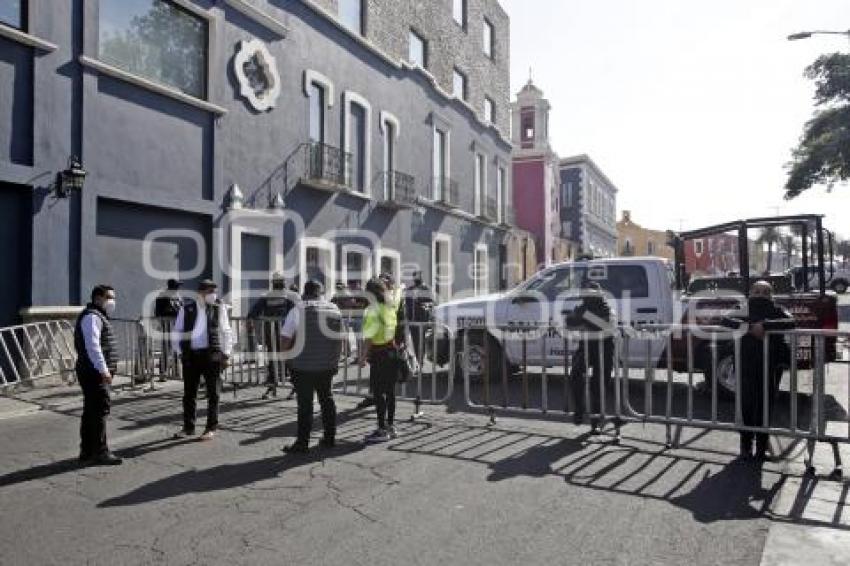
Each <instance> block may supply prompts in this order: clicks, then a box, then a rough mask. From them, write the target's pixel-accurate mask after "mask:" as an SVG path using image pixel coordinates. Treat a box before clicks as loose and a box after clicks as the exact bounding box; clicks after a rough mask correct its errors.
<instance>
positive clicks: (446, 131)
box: [431, 119, 452, 201]
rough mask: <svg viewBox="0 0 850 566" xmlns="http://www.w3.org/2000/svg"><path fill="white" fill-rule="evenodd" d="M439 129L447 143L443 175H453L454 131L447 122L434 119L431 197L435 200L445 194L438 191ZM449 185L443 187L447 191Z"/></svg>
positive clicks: (432, 130) (449, 176)
mask: <svg viewBox="0 0 850 566" xmlns="http://www.w3.org/2000/svg"><path fill="white" fill-rule="evenodd" d="M437 130H439V131H441V132H442V133H443V143H444V144H445V150H444V152H443V153H444V155H445V158H444V159H443V161H444V163H443V169H444V170H445V172H444V173H443V175H442V176H443V177H444V178H445V179H451V177H452V158H451V155H452V152H451V149H452V131H451V128H448V127H447V125H446V123H445V122H442V121H438V120H436V119H434V120H433V125H432V129H431V177H432V178H433V182H432V187H431V198H432V199H433V200H435V201H439V200H440V198H441V197H442V196H443V195H441V194H438V192H437V183H436V181H437V170H436V166H437V154H436V145H437V144H436V143H435V142H436V140H437ZM447 188H448V187H443V190H444V191H445V190H446V189H447Z"/></svg>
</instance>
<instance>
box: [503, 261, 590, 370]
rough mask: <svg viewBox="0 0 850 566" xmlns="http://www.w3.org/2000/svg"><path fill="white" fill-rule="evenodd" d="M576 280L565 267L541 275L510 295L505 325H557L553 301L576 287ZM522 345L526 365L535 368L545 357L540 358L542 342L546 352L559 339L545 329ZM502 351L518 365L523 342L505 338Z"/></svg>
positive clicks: (557, 314)
mask: <svg viewBox="0 0 850 566" xmlns="http://www.w3.org/2000/svg"><path fill="white" fill-rule="evenodd" d="M576 277H577V275H576V272H575V270H574V269H572V268H570V267H567V266H562V267H555V268H552V269H550V270H548V271H546V272H544V273H543V274H542V275H541V276H540V277H539V278H537V279H535V280H533V281H532V282H531V283H530V284H529V285H528V287H526V288H525V289H524V290H522V291H520V292H518V293H516V294H514V295H513V296H512V298H511V302H510V304H509V306H508V308H507V311H506V312H507V317H506V319H507V320H506V322H508V324H510V325H513V326H516V327H518V328H541V327H543V328H548V327H549V326H551V325H552V322H553V321H554V322H555V323H557V322H558V317H560V316H561V314H560V311H559V312H557V313H556V312H555V309H556V308H558V304H559V303H558V301H556V299H557V297H559V296H561V295H563V294H564V293H569V292H570V291H571V290H572V289H574V288H577V283H576ZM524 342H525V355H526V357H527V359H528V362H529V363H533V364H535V365H537V364H540V363H542V362H543V359H544V357H548V356H544V352H543V344H544V342H545V343H546V346H547V348H546V349H547V352H548V351H551V349H552V347H553V346H555V345H557V344H558V343H561V342H562V340H561V339H560V337H559V336H554V337H553V336H551V333H550V332H549V331H547V330H540V331H538V332H536V333H533V334H531V335H530V336H529V337H528V338H527V339H526V340H525V341H524ZM505 348H506V351H507V353H508V358H509V359H510V360H511V361H512V362H514V363H517V364H520V363H522V359H523V351H522V349H523V340H519V339H515V338H514V339H511V338H509V339H508V340H507V341H506V346H505Z"/></svg>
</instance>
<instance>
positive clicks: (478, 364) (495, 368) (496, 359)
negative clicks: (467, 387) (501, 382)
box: [455, 334, 510, 380]
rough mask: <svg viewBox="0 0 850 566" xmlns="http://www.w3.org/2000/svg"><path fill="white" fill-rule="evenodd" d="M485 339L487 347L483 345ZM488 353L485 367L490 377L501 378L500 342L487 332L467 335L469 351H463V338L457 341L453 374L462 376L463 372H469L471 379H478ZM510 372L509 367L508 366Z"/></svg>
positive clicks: (492, 378)
mask: <svg viewBox="0 0 850 566" xmlns="http://www.w3.org/2000/svg"><path fill="white" fill-rule="evenodd" d="M485 339H486V340H487V342H488V344H487V348H485V347H484V340H485ZM485 355H488V356H489V359H488V360H487V368H488V371H489V373H490V379H491V380H495V379H501V378H502V359H503V355H504V352H503V350H502V346H501V344H499V342H498V341H497V340H496V339H495V338H493V337H492V336H490V335H489V334H487V335H486V336H484V335H481V334H473V335H470V337H469V351H468V352H464V351H463V338H462V337H461V338H460V339H459V340H458V342H457V362H456V364H455V376H456V377H459V378H461V379H462V378H463V375H464V372H466V373H469V376H470V377H471V378H473V379H479V378H481V376H482V373H483V371H484V356H485ZM508 370H509V374H510V368H508Z"/></svg>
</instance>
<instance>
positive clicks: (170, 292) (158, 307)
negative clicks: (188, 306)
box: [153, 279, 183, 321]
mask: <svg viewBox="0 0 850 566" xmlns="http://www.w3.org/2000/svg"><path fill="white" fill-rule="evenodd" d="M182 286H183V282H182V281H178V280H177V279H169V280H168V283H166V288H165V290H164V291H163V292H161V293H160V294H159V296H158V297H157V298H156V301H154V305H153V311H154V313H153V315H154V316H155V317H156V318H166V319H171V320H172V321H173V320H174V319H175V318H177V313H179V312H180V307H181V306H183V300H182V299H181V298H180V288H181V287H182Z"/></svg>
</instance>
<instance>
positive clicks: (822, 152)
mask: <svg viewBox="0 0 850 566" xmlns="http://www.w3.org/2000/svg"><path fill="white" fill-rule="evenodd" d="M805 76H806V78H808V79H811V80H813V81H815V104H816V105H817V107H818V109H817V110H816V111H815V115H814V117H813V118H812V119H811V120H809V121H808V122H807V123H806V125H805V127H804V128H803V135H802V137H801V139H800V143H799V145H798V146H797V147H796V148H795V149H794V150H793V152H792V160H791V162H790V163H789V164H788V181H787V182H786V184H785V198H786V199H792V198H794V197H796V196H798V195H799V194H800V193H802V192H803V191H806V190H807V189H810V188H811V187H813V186H814V185H820V184H823V185H826V186H827V188H828V189H832V188H833V187H834V186H835V184H836V183H837V182H842V181H846V180H847V179H848V178H850V54H847V53H833V54H831V55H823V56H821V57H819V58H818V59H817V60H816V61H815V62H814V63H812V64H811V65H810V66H809V67H807V68H806V71H805Z"/></svg>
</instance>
